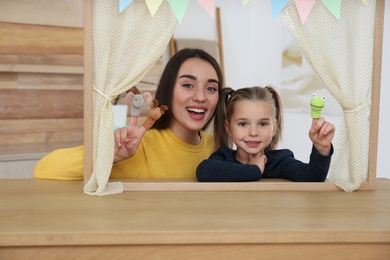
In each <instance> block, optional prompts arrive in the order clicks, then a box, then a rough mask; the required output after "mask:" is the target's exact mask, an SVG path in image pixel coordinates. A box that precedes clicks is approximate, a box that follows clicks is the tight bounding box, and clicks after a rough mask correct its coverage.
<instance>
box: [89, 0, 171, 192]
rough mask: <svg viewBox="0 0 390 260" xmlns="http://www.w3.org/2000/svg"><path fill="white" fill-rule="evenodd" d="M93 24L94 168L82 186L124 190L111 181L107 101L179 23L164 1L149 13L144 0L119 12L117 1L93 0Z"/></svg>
mask: <svg viewBox="0 0 390 260" xmlns="http://www.w3.org/2000/svg"><path fill="white" fill-rule="evenodd" d="M92 4H93V7H92V16H93V17H92V24H93V36H92V41H93V69H92V71H93V76H92V84H93V86H92V87H93V172H92V175H91V178H90V179H89V181H88V182H87V183H86V185H85V186H84V192H85V193H86V194H89V195H108V194H116V193H121V192H123V185H122V183H121V182H112V183H109V182H108V180H109V177H110V174H111V169H112V163H113V159H114V117H113V111H112V104H111V101H112V100H113V99H115V97H117V96H118V95H120V94H121V93H124V92H125V91H126V90H128V89H130V88H131V87H132V86H134V85H135V84H136V83H138V82H139V81H140V80H141V79H142V78H143V77H144V76H145V75H146V74H147V73H148V71H149V70H150V69H151V68H152V67H153V65H154V64H155V63H156V61H157V60H158V59H159V58H160V57H161V55H162V54H163V53H164V51H165V49H166V47H167V46H168V42H169V40H170V38H171V37H172V35H173V32H174V30H175V28H176V25H177V20H176V18H175V15H174V13H173V11H172V9H171V7H170V5H169V4H168V2H167V1H163V2H162V4H161V6H160V8H159V10H158V11H157V12H156V13H155V15H154V16H153V17H152V16H151V14H150V12H149V10H148V8H147V6H146V3H145V0H133V1H132V3H131V4H129V5H128V6H127V7H126V9H125V10H123V11H122V12H121V13H120V12H119V0H94V1H93V3H92Z"/></svg>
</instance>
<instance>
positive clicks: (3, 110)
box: [0, 89, 84, 119]
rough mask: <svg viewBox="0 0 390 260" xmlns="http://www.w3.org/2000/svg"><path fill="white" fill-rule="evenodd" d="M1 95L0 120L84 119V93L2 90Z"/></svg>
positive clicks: (77, 91) (75, 91) (71, 91)
mask: <svg viewBox="0 0 390 260" xmlns="http://www.w3.org/2000/svg"><path fill="white" fill-rule="evenodd" d="M0 93H1V94H0V119H28V118H30V119H33V118H35V119H38V118H82V117H83V113H84V110H83V91H79V90H12V89H10V90H9V89H2V90H0Z"/></svg>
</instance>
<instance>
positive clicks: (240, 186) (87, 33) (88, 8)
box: [84, 0, 385, 191]
mask: <svg viewBox="0 0 390 260" xmlns="http://www.w3.org/2000/svg"><path fill="white" fill-rule="evenodd" d="M92 4H93V0H84V182H87V181H88V180H89V178H90V177H91V174H92V171H93V149H94V147H93V141H92V140H93V139H92V138H93V136H92V133H93V122H92V118H93V117H92V116H91V115H93V113H94V111H93V103H92V93H93V90H92V76H93V74H92V73H93V70H92V68H93V53H92V52H93V51H92V50H93V48H92V46H93V43H92V35H93V23H92V10H93V8H92ZM384 9H385V8H384V0H378V1H376V17H375V35H374V63H373V72H372V97H371V108H370V137H369V147H368V149H369V152H368V153H369V164H368V178H367V181H366V182H364V183H363V184H362V185H361V186H360V188H359V190H375V189H376V161H377V146H378V125H379V100H380V98H379V94H380V80H381V64H382V41H383V40H382V38H383V27H384ZM123 186H124V190H125V191H136V190H141V191H142V190H145V191H151V190H153V191H164V190H167V191H187V190H191V191H206V190H207V191H248V190H340V188H339V187H338V186H336V185H335V184H334V183H332V182H325V183H295V182H290V181H284V180H280V179H277V180H270V179H262V180H261V181H260V182H247V183H198V182H197V181H196V180H186V179H179V180H177V179H175V180H172V179H164V180H162V179H158V180H157V179H150V180H145V179H142V180H139V179H127V180H123Z"/></svg>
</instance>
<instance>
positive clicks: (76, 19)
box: [0, 0, 83, 28]
mask: <svg viewBox="0 0 390 260" xmlns="http://www.w3.org/2000/svg"><path fill="white" fill-rule="evenodd" d="M0 10H1V12H0V21H2V22H11V23H25V24H40V25H55V26H66V27H78V28H82V27H83V1H82V0H66V1H64V0H55V1H53V0H44V1H42V0H40V1H31V0H1V1H0Z"/></svg>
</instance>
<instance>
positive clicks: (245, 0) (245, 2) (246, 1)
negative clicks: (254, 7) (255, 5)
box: [242, 0, 250, 6]
mask: <svg viewBox="0 0 390 260" xmlns="http://www.w3.org/2000/svg"><path fill="white" fill-rule="evenodd" d="M249 1H250V0H243V1H242V6H245V5H246V4H247V3H249Z"/></svg>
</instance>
